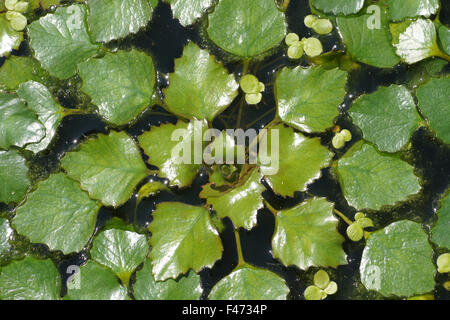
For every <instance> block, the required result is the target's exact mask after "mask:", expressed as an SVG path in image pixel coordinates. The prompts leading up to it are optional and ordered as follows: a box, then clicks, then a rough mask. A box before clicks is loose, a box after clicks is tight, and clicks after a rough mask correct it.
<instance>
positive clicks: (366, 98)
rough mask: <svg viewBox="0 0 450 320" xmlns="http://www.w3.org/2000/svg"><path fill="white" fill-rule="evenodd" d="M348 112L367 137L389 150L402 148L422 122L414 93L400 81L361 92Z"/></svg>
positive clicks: (379, 147)
mask: <svg viewBox="0 0 450 320" xmlns="http://www.w3.org/2000/svg"><path fill="white" fill-rule="evenodd" d="M349 114H350V116H351V117H352V119H353V122H354V123H355V124H356V125H357V126H358V127H360V128H361V130H362V132H363V136H364V139H366V140H367V141H370V142H373V143H374V144H376V146H377V147H378V149H379V150H381V151H386V152H397V151H399V150H401V149H403V148H404V147H405V146H406V145H407V144H408V142H409V139H410V138H411V135H412V133H413V132H414V131H415V130H416V129H417V128H418V126H419V122H420V116H419V114H418V112H417V109H416V103H415V102H414V98H413V96H412V94H411V93H410V92H409V91H408V89H406V88H405V87H403V86H398V85H391V86H390V87H380V88H379V89H378V90H377V91H376V92H374V93H372V94H368V95H363V96H361V97H360V98H358V99H357V100H356V101H354V102H353V105H352V106H351V108H350V110H349Z"/></svg>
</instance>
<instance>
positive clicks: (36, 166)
mask: <svg viewBox="0 0 450 320" xmlns="http://www.w3.org/2000/svg"><path fill="white" fill-rule="evenodd" d="M309 13H310V11H309V7H308V1H307V0H292V1H291V3H290V6H289V10H288V13H287V19H288V23H289V29H290V31H292V32H296V33H298V34H299V35H300V37H304V36H305V37H308V36H311V32H310V30H309V29H307V28H306V27H305V26H304V25H303V17H304V16H305V15H307V14H309ZM441 21H442V22H443V23H447V24H448V22H449V21H450V6H446V7H445V8H444V9H443V10H442V11H441ZM205 23H206V22H205V21H201V22H199V23H197V24H196V25H194V26H193V27H189V28H183V27H182V26H181V25H180V24H179V22H178V21H177V20H175V19H173V17H172V13H171V10H170V7H169V6H168V5H167V4H166V3H161V2H160V3H159V5H158V7H157V8H156V10H155V12H154V17H153V19H152V21H151V23H150V24H149V26H147V28H146V29H145V30H142V31H140V32H139V33H138V34H136V35H133V36H130V37H127V38H126V39H124V40H121V41H115V42H112V43H110V44H108V47H109V48H110V49H115V48H122V49H127V48H131V47H135V48H138V49H140V50H143V51H145V52H146V53H148V54H150V55H151V56H152V57H153V59H154V61H155V66H156V69H157V70H158V86H159V88H164V87H166V86H167V85H168V83H167V78H166V77H165V75H166V74H168V73H170V72H173V71H174V60H175V59H176V58H179V57H180V56H181V55H182V51H183V48H184V46H185V44H186V43H187V42H188V41H194V42H195V43H197V44H199V45H201V46H202V47H205V46H210V45H211V44H209V43H207V42H204V41H203V40H202V37H201V32H202V31H201V29H202V28H203V27H204V24H205ZM321 40H322V41H323V43H324V47H325V49H326V51H329V50H338V49H343V48H342V47H341V44H340V41H339V38H338V34H337V31H336V30H335V31H334V32H333V34H332V35H330V36H325V37H323V38H322V37H321ZM211 51H212V52H213V53H214V54H215V55H218V56H219V57H218V60H220V61H222V62H224V64H225V66H226V67H227V68H228V70H230V71H233V72H235V73H236V75H237V76H238V75H239V72H241V69H240V67H239V66H238V65H237V64H236V63H235V62H233V61H228V59H227V58H226V57H225V58H224V57H221V56H220V52H221V51H220V50H219V49H217V48H212V49H211ZM285 51H286V48H285V47H284V45H282V46H281V48H279V49H277V50H276V51H274V52H272V53H271V54H270V55H269V56H268V57H265V58H264V59H262V60H261V61H257V62H255V64H253V65H252V66H251V67H253V69H254V72H255V73H256V75H257V76H258V78H259V79H261V80H262V81H263V82H264V83H265V84H266V88H267V90H266V91H265V93H264V99H263V102H262V103H261V104H259V105H258V106H255V107H248V108H246V109H245V117H244V123H243V125H245V126H246V127H247V128H255V129H259V128H262V127H263V126H264V125H265V124H267V123H269V122H270V121H271V120H272V119H273V118H274V116H275V113H276V109H275V98H274V95H273V82H274V77H275V74H276V72H277V71H278V70H280V69H281V68H283V67H285V66H294V65H296V64H295V63H293V62H291V61H289V59H287V57H286V56H285ZM15 54H20V55H27V54H29V50H28V49H27V47H26V45H23V46H21V49H20V50H19V52H16V53H15ZM2 62H3V60H1V59H0V65H1V64H2ZM301 64H302V65H307V63H306V61H301ZM447 70H448V68H447ZM407 72H408V67H407V66H404V65H399V66H397V67H395V68H394V69H392V70H389V71H385V70H381V69H377V68H374V67H370V66H365V65H363V66H362V67H361V68H360V69H359V70H358V71H354V72H352V73H351V74H350V78H349V83H348V88H347V89H348V94H347V97H346V98H345V101H344V103H343V105H342V115H341V116H340V117H339V118H338V119H337V124H338V125H339V126H341V127H342V128H348V129H350V130H351V131H352V133H353V135H354V137H355V139H354V140H355V141H356V140H358V139H360V138H361V133H360V132H359V131H358V129H357V128H355V127H354V126H353V124H352V123H351V121H350V119H349V118H348V116H347V115H346V110H348V108H349V107H350V105H351V103H352V101H353V100H354V99H355V98H356V97H358V96H359V95H361V94H365V93H371V92H374V91H375V90H376V89H377V88H378V87H379V86H381V85H382V86H388V85H390V84H394V83H395V84H402V83H404V82H405V81H406V79H407ZM241 98H242V97H241V96H239V97H237V99H235V101H234V102H233V104H232V105H231V106H230V107H229V108H228V109H227V110H226V111H225V112H224V113H223V115H222V116H221V117H220V118H218V119H216V120H215V121H214V122H213V126H214V127H216V128H218V129H225V128H226V127H234V126H235V125H236V118H235V115H236V113H237V109H238V107H239V103H240V100H241ZM59 100H60V102H61V103H62V104H63V106H65V107H72V106H71V103H72V101H71V100H70V97H69V98H67V99H64V97H63V98H60V99H59ZM176 121H177V118H176V117H175V116H173V115H172V114H170V113H169V112H167V111H165V110H164V109H163V108H162V107H160V106H155V107H153V108H151V109H149V110H147V111H146V112H144V113H143V114H142V115H141V116H140V117H139V119H137V121H136V122H134V123H132V124H131V125H129V126H127V127H125V128H124V129H125V130H126V131H127V132H128V133H129V134H130V135H131V136H133V137H134V138H136V137H137V136H139V135H141V134H142V133H143V132H144V131H147V130H149V128H150V127H151V126H159V125H161V124H163V123H169V122H170V123H175V122H176ZM109 130H110V128H109V127H108V126H107V124H105V122H104V121H102V120H101V119H100V118H99V117H98V116H94V115H83V116H79V115H76V116H69V117H66V118H65V119H64V120H63V122H62V124H61V126H60V127H59V129H58V135H57V137H56V139H55V141H54V142H53V144H52V146H51V148H50V149H49V151H46V152H43V153H41V154H38V155H37V156H35V157H32V158H30V159H29V163H30V167H31V171H32V174H33V175H34V181H37V180H41V179H45V178H46V177H47V176H48V175H49V174H50V173H51V172H55V171H57V170H60V165H59V159H60V158H61V157H62V156H63V155H64V153H65V152H67V151H69V150H73V149H74V148H75V147H76V146H77V145H79V144H80V142H82V141H83V140H84V139H86V138H87V137H89V136H91V135H95V134H98V133H107V132H108V131H109ZM319 136H320V138H321V139H322V143H323V144H325V145H329V144H330V141H331V138H332V134H331V133H330V132H328V133H325V134H321V135H319ZM348 147H349V146H347V147H346V148H345V149H343V150H341V151H339V152H336V154H337V155H336V158H338V157H340V156H341V155H342V154H343V153H344V152H345V151H346V150H347V149H348ZM403 157H404V158H405V160H406V161H408V162H410V163H411V164H413V165H414V166H415V169H416V173H417V174H418V175H419V176H420V177H422V180H423V191H422V193H421V196H420V197H417V198H414V199H412V200H411V201H408V202H406V203H403V204H401V205H400V206H398V207H395V208H387V209H385V210H384V209H383V210H381V211H379V212H373V213H372V212H369V213H368V215H369V216H370V217H371V218H373V220H374V221H375V222H376V224H377V225H379V226H385V225H387V224H389V223H391V222H393V221H397V220H399V219H411V220H414V221H417V222H421V223H424V224H425V225H426V226H427V228H429V227H430V226H432V225H433V223H434V222H435V220H436V216H435V210H436V207H437V206H438V203H439V199H440V197H441V195H442V194H443V193H444V192H445V190H446V189H447V188H448V184H449V178H450V150H449V147H448V146H445V145H443V144H442V142H440V141H439V140H437V139H436V138H435V137H434V136H433V133H432V132H430V130H428V129H426V128H420V129H419V130H417V132H416V133H414V135H413V137H412V149H411V151H410V152H409V153H406V154H405V155H404V156H403ZM144 158H146V159H147V157H146V156H144ZM154 178H155V177H154ZM207 181H208V177H207V174H206V173H201V174H199V176H198V177H197V179H196V180H195V182H194V183H193V185H192V186H191V187H190V188H186V189H182V190H171V191H164V192H161V193H160V194H158V195H156V196H152V197H149V198H146V199H144V200H143V201H142V202H141V203H140V204H139V205H138V206H137V208H136V198H135V197H132V199H130V200H129V201H128V202H127V203H126V204H124V205H123V206H121V207H119V208H117V209H112V208H102V209H101V210H100V213H99V216H98V221H97V228H96V230H97V232H98V230H101V228H102V227H103V226H104V225H105V223H106V222H107V221H108V220H109V219H111V218H112V217H120V218H122V219H123V220H125V221H126V222H129V223H135V224H136V226H137V228H138V229H139V230H145V227H146V226H148V224H149V223H150V222H151V220H152V216H151V213H152V212H153V211H154V210H155V208H156V206H157V204H158V203H161V202H173V201H179V202H184V203H188V204H192V205H204V204H205V202H204V200H202V199H199V193H200V191H201V186H202V185H204V184H205V183H207ZM263 196H264V198H265V199H267V201H268V202H269V203H271V204H272V205H273V206H274V207H275V208H276V209H283V208H290V207H293V206H295V205H296V204H298V203H301V202H302V201H304V200H305V199H307V198H310V197H312V196H318V197H325V198H327V199H328V200H329V201H332V202H334V203H335V204H336V208H337V209H339V210H340V211H342V212H343V213H344V214H346V215H347V216H348V217H351V218H352V217H353V215H354V213H355V212H356V210H355V209H354V208H351V207H349V205H348V204H347V202H346V200H345V198H344V197H343V195H342V190H341V188H340V185H339V183H338V182H337V180H336V178H335V176H334V174H333V172H332V170H331V169H330V168H328V169H325V170H323V172H322V176H321V178H320V179H318V180H317V181H315V182H314V183H312V184H311V185H310V186H309V188H308V190H307V192H297V193H295V195H294V197H293V198H287V199H285V198H282V197H279V196H277V195H276V194H274V193H273V192H272V191H271V190H270V188H269V189H268V190H267V191H265V192H264V193H263ZM11 209H12V208H10V207H8V206H5V205H3V204H1V205H0V210H1V211H9V210H11ZM223 222H224V225H225V229H224V231H223V232H222V233H221V235H220V236H221V239H222V242H223V246H224V252H223V257H222V258H221V259H220V260H219V261H217V262H216V264H215V265H214V267H213V268H211V269H204V270H203V271H202V272H201V279H202V287H203V289H204V293H203V298H206V297H207V296H208V294H209V292H210V290H211V289H212V287H213V286H214V285H215V284H216V283H217V282H218V281H219V280H220V279H222V278H223V277H225V276H226V275H228V274H229V273H230V272H231V271H232V270H233V268H234V267H235V266H236V265H237V252H236V243H235V237H234V233H233V225H232V223H231V221H230V220H229V219H228V218H226V219H224V220H223ZM345 228H346V226H345V225H344V224H343V223H342V222H340V223H339V231H340V232H341V234H343V235H344V234H345ZM274 230H275V218H274V216H273V214H272V213H271V212H270V211H268V210H267V209H261V210H259V212H258V225H257V226H256V227H255V228H254V229H253V230H251V231H245V230H241V231H240V236H241V241H242V250H243V255H244V258H245V260H246V261H247V262H248V263H250V264H253V265H255V266H259V267H262V268H266V269H268V270H271V271H273V272H275V273H277V274H279V275H280V276H282V277H283V278H284V279H285V280H286V282H287V284H288V286H289V288H290V289H291V294H290V296H289V298H291V299H302V295H303V292H304V290H305V288H306V287H307V286H308V285H309V284H311V283H312V277H313V275H314V273H315V272H316V271H317V268H310V270H308V271H302V270H299V269H298V268H296V267H285V266H283V265H282V264H281V263H280V262H279V261H277V260H275V259H274V258H273V257H272V254H271V241H272V236H273V233H274ZM363 248H364V244H363V243H361V242H359V243H354V242H350V241H346V242H345V243H344V250H345V252H346V253H347V255H348V262H349V264H348V265H345V266H340V267H338V268H337V269H329V270H328V271H329V273H330V274H331V276H332V278H333V279H335V280H336V281H337V282H338V283H339V284H340V287H339V292H338V293H337V294H336V295H334V296H331V297H329V299H344V298H346V299H368V298H370V299H377V298H380V296H379V295H377V294H376V293H373V292H367V291H366V290H365V289H364V287H363V286H362V285H361V284H360V281H359V271H358V269H359V263H360V261H361V255H362V251H363ZM52 257H53V258H54V260H55V262H57V264H58V266H59V270H60V271H61V274H62V277H63V281H64V283H65V280H66V279H67V277H68V276H69V275H67V274H66V273H65V270H66V269H67V266H69V265H74V264H75V265H81V264H83V263H85V261H86V260H87V259H88V257H89V253H88V248H87V249H86V250H84V251H82V252H81V253H78V254H76V255H71V256H62V254H54V255H52ZM437 280H438V281H439V283H443V282H444V279H443V277H441V276H439V277H438V278H437ZM437 287H440V288H439V289H437V291H436V298H447V299H448V298H450V296H449V293H448V292H446V291H445V290H443V289H442V285H440V286H439V285H438V286H437ZM65 290H66V289H65V288H63V293H64V292H65Z"/></svg>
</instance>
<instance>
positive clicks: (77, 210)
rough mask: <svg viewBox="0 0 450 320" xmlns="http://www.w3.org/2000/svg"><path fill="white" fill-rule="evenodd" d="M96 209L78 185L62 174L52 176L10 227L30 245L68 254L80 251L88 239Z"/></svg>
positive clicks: (22, 207) (38, 189)
mask: <svg viewBox="0 0 450 320" xmlns="http://www.w3.org/2000/svg"><path fill="white" fill-rule="evenodd" d="M99 208H100V205H99V204H98V203H97V202H96V201H94V200H91V199H90V198H89V196H88V194H87V193H86V192H84V191H82V190H81V189H80V186H79V185H78V183H77V182H75V181H73V180H70V179H69V178H68V177H67V176H66V175H65V174H63V173H57V174H52V175H51V176H50V177H49V178H48V179H47V180H45V181H43V182H40V183H39V184H38V186H37V189H36V191H34V192H32V193H30V194H29V195H28V196H27V201H26V202H25V204H24V205H22V206H20V207H19V208H18V209H17V210H16V216H15V217H14V220H13V226H14V227H15V228H16V230H17V232H18V233H19V234H21V235H24V236H27V237H28V238H29V239H30V240H31V242H33V243H45V244H46V245H47V246H48V247H49V248H50V249H51V250H61V251H62V252H63V253H64V254H69V253H72V252H78V251H80V250H81V249H82V248H83V247H84V246H85V245H86V243H87V242H88V240H89V239H90V238H91V236H92V234H93V233H94V229H95V223H96V221H97V212H98V210H99ZM36 226H39V227H38V228H37V227H36Z"/></svg>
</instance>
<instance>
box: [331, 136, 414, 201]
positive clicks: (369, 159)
mask: <svg viewBox="0 0 450 320" xmlns="http://www.w3.org/2000/svg"><path fill="white" fill-rule="evenodd" d="M337 172H338V175H339V180H340V183H341V187H342V190H343V192H344V196H345V198H346V199H347V201H348V203H349V205H351V206H353V207H355V208H356V209H358V210H361V209H374V210H378V209H380V208H381V207H382V206H384V205H394V204H396V203H397V202H399V201H403V200H405V199H406V198H407V197H408V196H410V195H413V194H416V193H418V192H419V191H420V185H419V179H418V178H417V176H415V175H414V169H413V167H411V166H410V165H409V164H408V163H406V162H404V161H402V160H400V159H399V158H398V157H397V156H393V155H387V154H382V153H380V152H378V151H377V150H376V149H375V148H374V147H372V146H370V145H368V144H363V143H358V144H356V145H354V146H353V147H352V148H351V149H350V150H349V151H347V153H346V154H345V155H344V157H342V158H341V159H340V160H339V162H338V166H337Z"/></svg>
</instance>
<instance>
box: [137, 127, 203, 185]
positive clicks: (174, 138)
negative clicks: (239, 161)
mask: <svg viewBox="0 0 450 320" xmlns="http://www.w3.org/2000/svg"><path fill="white" fill-rule="evenodd" d="M205 129H206V123H205V121H197V120H195V121H192V122H190V123H185V122H182V121H179V122H178V123H177V124H176V125H173V124H163V125H161V126H160V127H153V128H151V130H150V131H148V132H145V133H144V134H143V135H141V136H140V137H139V138H138V140H139V144H140V145H141V147H142V148H143V149H144V152H145V153H146V154H147V155H148V156H149V158H150V159H149V160H148V162H149V163H150V164H152V165H154V166H157V167H158V168H159V169H160V176H161V177H163V178H167V179H169V181H170V184H171V185H172V186H174V185H176V186H179V187H180V188H181V187H187V186H189V185H191V183H192V182H193V181H194V179H195V177H196V176H197V173H198V171H199V170H200V168H201V163H202V159H201V156H202V150H203V146H202V145H197V143H195V142H194V139H195V137H197V139H196V141H199V140H198V139H200V141H201V139H202V137H203V130H205ZM180 139H182V140H181V141H180ZM181 151H182V152H181ZM180 153H181V154H182V155H181V154H180ZM196 153H197V154H199V155H200V159H195V154H196Z"/></svg>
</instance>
